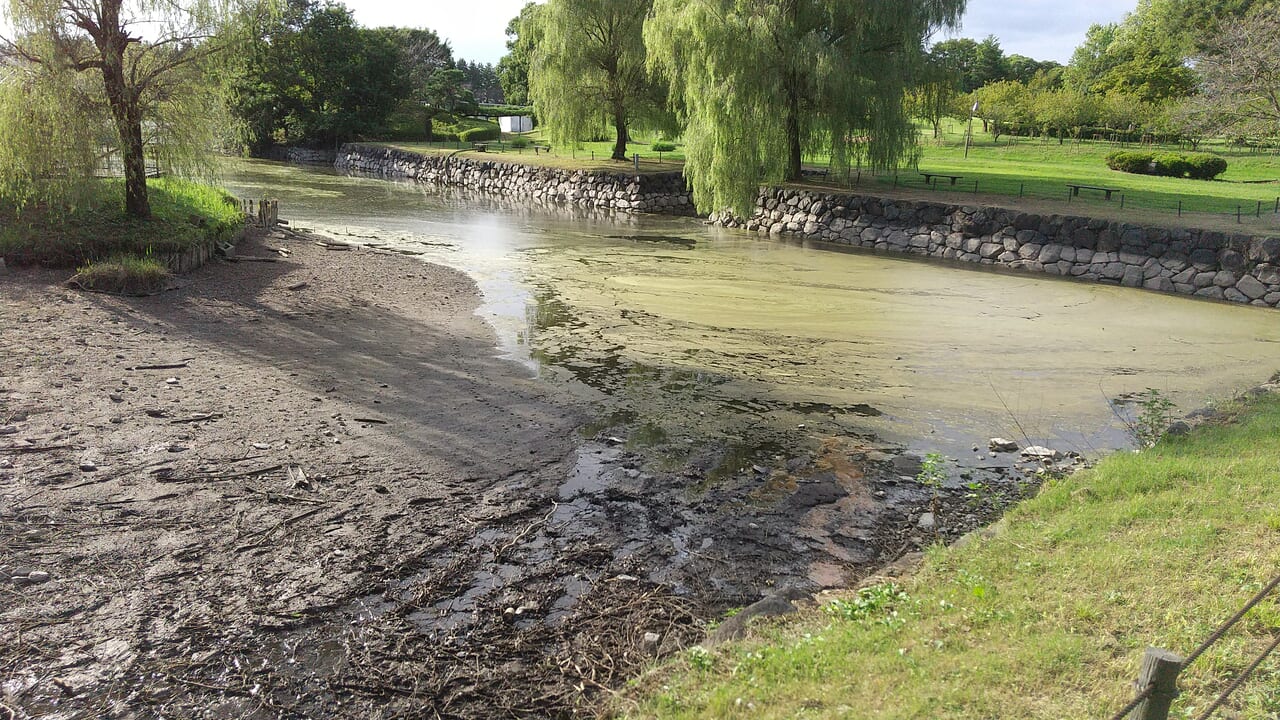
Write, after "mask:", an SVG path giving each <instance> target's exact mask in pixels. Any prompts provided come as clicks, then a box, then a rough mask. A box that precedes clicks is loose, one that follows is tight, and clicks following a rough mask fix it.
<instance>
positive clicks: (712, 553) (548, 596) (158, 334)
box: [0, 233, 990, 720]
mask: <svg viewBox="0 0 1280 720" xmlns="http://www.w3.org/2000/svg"><path fill="white" fill-rule="evenodd" d="M273 248H285V249H286V250H287V251H288V253H289V257H287V258H281V259H280V261H279V262H275V263H247V262H245V263H236V264H232V263H226V262H215V263H213V264H211V265H209V266H206V267H205V268H203V269H201V270H200V271H197V272H196V273H194V274H193V275H191V276H190V277H187V278H184V279H183V281H182V282H183V283H184V285H185V286H184V287H182V288H180V289H178V290H175V291H172V292H168V293H165V294H162V295H160V296H157V297H151V298H141V299H137V298H117V297H112V296H106V295H92V294H85V293H80V292H75V291H71V290H68V289H66V288H64V287H62V286H61V285H60V281H61V280H63V279H64V278H65V275H66V273H65V272H49V271H38V270H22V271H13V270H11V271H10V272H9V274H8V275H6V276H4V277H2V278H0V301H2V302H3V312H0V338H2V339H3V342H2V343H0V533H2V534H0V566H2V567H0V576H3V577H2V578H0V598H2V600H3V601H2V602H0V682H2V683H3V686H2V687H0V690H2V692H3V694H2V695H0V697H2V698H3V700H0V720H7V719H6V718H5V715H6V714H7V713H6V711H7V710H11V713H12V715H13V716H14V717H17V718H28V717H48V718H63V719H70V718H152V717H165V718H228V717H244V718H277V717H312V718H319V717H324V718H392V717H548V716H569V715H576V714H579V713H582V714H588V715H589V714H592V713H593V712H594V710H595V709H596V707H597V705H598V703H597V702H595V701H594V700H593V696H594V694H595V692H596V691H597V690H599V689H601V688H605V687H609V686H612V685H616V684H617V683H618V682H619V681H621V680H622V679H624V678H625V677H626V676H627V675H628V674H629V673H632V672H634V671H635V670H636V669H637V668H638V667H640V666H642V665H643V663H645V662H647V661H648V659H649V658H651V657H652V656H653V655H656V654H659V653H662V652H666V651H670V650H673V649H676V648H679V647H682V646H684V645H686V644H687V643H689V642H690V641H692V640H695V639H697V638H700V637H701V636H702V633H703V626H702V625H701V623H700V621H699V618H704V617H706V616H707V614H706V613H707V608H708V607H712V606H720V607H723V606H725V605H731V604H746V603H747V602H750V601H752V600H754V599H755V598H756V597H758V592H759V591H760V590H761V589H767V587H768V586H769V585H770V584H771V583H774V582H775V581H780V580H783V579H788V578H791V579H797V580H800V581H803V582H807V583H808V584H809V585H811V586H819V585H823V584H837V583H839V582H842V581H844V580H847V579H848V577H850V574H849V573H848V572H847V570H848V569H849V568H863V569H865V568H869V567H873V566H874V565H875V564H877V563H878V562H881V561H883V560H885V559H890V558H892V557H895V556H896V555H898V554H900V553H901V552H902V551H903V550H906V549H909V548H910V547H913V546H914V545H918V544H921V543H923V542H928V541H930V540H931V538H932V536H931V535H926V534H922V533H921V532H920V531H918V529H917V528H916V525H915V522H914V515H912V514H911V513H912V512H915V511H918V509H919V507H920V506H921V505H922V504H923V503H924V502H925V498H924V494H923V493H922V491H921V489H920V488H919V487H917V486H915V485H913V484H911V483H904V482H901V480H902V478H903V475H902V473H903V472H907V473H908V474H909V473H910V472H912V471H913V469H912V468H911V467H909V466H910V464H911V463H910V461H908V462H906V463H905V464H904V463H903V462H902V461H903V460H907V459H906V458H901V457H897V456H893V455H892V454H891V452H890V453H886V452H885V450H886V449H884V448H880V449H875V448H872V447H869V446H867V447H852V446H849V445H848V444H833V445H831V446H830V447H826V448H824V449H823V450H822V451H821V452H819V453H818V455H817V456H815V457H806V458H803V459H802V460H801V461H800V462H795V461H789V463H790V465H794V466H795V467H790V466H789V467H788V468H787V469H786V471H782V470H778V471H776V472H771V473H765V474H764V475H760V474H759V473H758V472H757V471H758V470H760V469H759V468H757V469H756V471H752V470H748V471H746V472H745V473H743V474H740V475H739V476H738V477H737V478H736V479H733V478H731V479H730V481H727V482H722V483H720V484H719V485H717V486H716V487H713V488H711V489H706V490H704V491H701V492H700V494H698V495H697V496H696V497H694V498H692V499H691V496H690V490H689V487H690V486H691V485H697V484H698V480H699V473H700V472H701V471H700V470H699V468H697V467H689V468H685V469H683V470H679V471H676V472H669V473H660V472H655V471H651V470H650V469H649V468H648V467H647V466H646V464H645V463H644V460H643V458H641V457H639V456H637V455H634V454H632V453H630V452H628V451H626V450H624V449H623V448H622V447H621V446H620V445H619V444H618V441H615V440H610V439H609V437H610V433H612V432H619V431H618V430H616V429H608V430H606V431H604V432H602V433H601V435H600V436H599V438H598V439H597V440H587V439H584V438H583V437H582V436H581V434H580V433H579V432H578V430H577V429H578V428H579V427H581V426H582V425H583V424H584V423H585V422H586V421H587V420H588V419H589V417H590V416H591V414H592V412H593V410H592V408H590V407H588V406H587V405H586V404H585V403H583V402H582V401H580V400H573V399H570V397H569V396H568V395H567V394H566V393H563V392H561V391H559V390H557V388H555V387H553V386H550V385H547V384H544V383H541V382H538V381H536V380H534V379H532V378H530V377H528V376H527V370H526V369H525V368H523V367H522V366H520V365H519V364H517V363H514V362H509V361H505V360H502V359H499V358H496V357H495V351H494V349H493V347H494V342H493V336H492V332H491V330H490V329H489V328H488V327H487V326H486V325H485V324H484V323H483V322H482V321H481V320H480V319H478V318H477V317H476V316H475V314H474V312H473V311H474V309H475V307H476V306H477V302H478V299H477V292H476V289H475V286H474V284H473V283H472V282H471V281H470V280H469V279H467V278H466V277H465V276H463V275H461V274H459V273H457V272H454V271H451V270H447V269H444V268H441V267H437V266H432V265H427V264H424V263H421V262H418V261H415V260H411V259H407V258H404V257H399V256H394V255H389V254H384V253H378V252H373V251H370V250H367V249H359V248H356V249H352V250H348V251H333V250H326V249H324V248H322V247H320V246H318V245H317V244H315V243H314V242H312V240H311V239H310V238H307V237H304V236H299V235H294V234H291V233H276V234H273V235H272V236H270V237H267V238H259V239H257V240H254V241H251V244H250V245H248V246H246V247H242V248H241V252H242V253H245V254H251V255H259V256H262V255H269V254H272V252H273V250H272V249H273ZM166 366H173V367H166ZM855 461H856V462H855ZM714 464H715V462H714V458H713V459H712V461H708V467H710V466H711V465H714ZM904 468H905V469H904ZM989 514H990V513H989V512H988V513H979V512H975V511H973V509H972V508H970V509H968V510H964V509H962V510H959V511H957V512H955V513H953V514H952V516H951V517H950V518H949V519H946V524H947V526H948V528H949V532H950V533H952V534H955V533H958V532H961V531H963V530H964V529H967V527H971V526H973V525H975V524H977V523H979V522H980V521H981V520H982V518H983V517H986V516H988V515H989ZM940 522H942V520H940ZM803 582H802V584H803Z"/></svg>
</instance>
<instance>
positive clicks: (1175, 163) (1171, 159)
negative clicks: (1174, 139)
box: [1152, 153, 1191, 178]
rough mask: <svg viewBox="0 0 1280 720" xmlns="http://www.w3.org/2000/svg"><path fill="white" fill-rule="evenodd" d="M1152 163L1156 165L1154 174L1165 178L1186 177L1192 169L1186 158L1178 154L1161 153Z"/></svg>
mask: <svg viewBox="0 0 1280 720" xmlns="http://www.w3.org/2000/svg"><path fill="white" fill-rule="evenodd" d="M1152 162H1154V163H1155V167H1154V168H1153V172H1152V174H1154V175H1163V176H1165V177H1176V178H1180V177H1186V176H1187V171H1188V170H1190V169H1191V163H1188V162H1187V158H1186V156H1184V155H1179V154H1178V153H1160V154H1159V155H1156V156H1155V158H1154V159H1153V161H1152Z"/></svg>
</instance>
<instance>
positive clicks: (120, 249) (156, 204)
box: [0, 178, 243, 266]
mask: <svg viewBox="0 0 1280 720" xmlns="http://www.w3.org/2000/svg"><path fill="white" fill-rule="evenodd" d="M147 187H148V190H149V197H150V199H151V212H152V217H151V219H150V220H141V221H140V220H134V219H131V218H128V217H125V215H124V207H123V205H124V182H123V181H122V180H118V179H116V180H101V181H98V184H97V185H96V187H95V188H94V190H93V192H92V193H91V194H90V195H89V196H88V197H86V198H83V199H82V200H81V201H80V202H79V204H78V205H76V206H75V207H73V208H69V209H68V211H67V212H65V213H64V214H62V215H50V214H49V213H47V212H44V211H42V210H40V209H39V208H27V209H25V210H24V211H22V212H20V213H15V212H14V211H13V210H11V209H4V208H0V256H3V257H8V258H11V259H13V260H16V261H19V262H28V263H41V264H45V265H62V266H75V265H79V264H81V263H83V262H85V261H87V260H96V259H101V258H105V257H107V256H110V255H117V254H120V253H126V254H135V255H148V254H152V253H155V254H164V253H173V252H181V251H184V250H186V249H188V248H190V247H192V246H193V245H195V244H198V243H201V242H205V241H207V240H209V239H220V240H225V239H228V238H230V237H231V236H232V235H233V234H234V233H235V231H236V230H237V229H238V228H239V227H240V224H241V223H242V222H243V216H242V214H241V212H240V208H239V205H238V203H237V202H236V201H235V199H234V198H232V197H230V196H229V195H227V194H226V193H225V192H224V191H222V190H220V189H218V188H214V187H210V186H207V185H200V184H197V183H193V182H188V181H185V180H178V179H172V178H160V179H155V180H150V181H148V183H147Z"/></svg>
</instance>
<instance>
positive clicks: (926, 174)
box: [806, 170, 1280, 224]
mask: <svg viewBox="0 0 1280 720" xmlns="http://www.w3.org/2000/svg"><path fill="white" fill-rule="evenodd" d="M806 174H807V175H808V176H809V177H810V178H812V179H818V180H822V179H826V180H827V181H828V182H830V183H833V184H837V185H841V186H843V187H846V188H849V189H853V188H859V187H880V188H884V187H889V188H893V189H898V188H901V189H906V190H917V191H926V192H933V191H937V192H952V193H965V194H973V195H979V194H981V195H1001V196H1006V197H1010V198H1015V197H1016V198H1019V199H1031V200H1051V201H1058V202H1063V201H1065V202H1067V203H1068V204H1083V205H1089V206H1092V207H1104V206H1105V207H1108V208H1109V209H1112V210H1114V211H1119V212H1126V211H1139V210H1145V211H1151V212H1158V213H1168V214H1172V215H1176V216H1177V217H1179V218H1181V217H1183V216H1184V215H1195V216H1205V215H1209V216H1216V217H1218V218H1220V219H1223V220H1230V221H1233V222H1235V223H1236V224H1244V223H1246V222H1248V221H1251V220H1253V221H1258V220H1261V219H1263V218H1266V219H1267V220H1272V219H1273V216H1277V215H1280V185H1277V192H1276V194H1275V195H1270V196H1269V197H1267V198H1266V199H1263V198H1259V197H1257V196H1255V197H1251V198H1243V197H1241V198H1226V197H1211V196H1203V195H1199V196H1197V195H1186V196H1178V195H1171V194H1167V193H1150V192H1143V191H1140V190H1132V189H1129V188H1119V187H1114V186H1105V185H1102V184H1100V183H1098V184H1091V183H1085V182H1079V181H1077V182H1071V181H1068V180H1066V179H1059V180H1046V179H1036V180H1028V179H1020V178H1017V177H1010V176H979V177H974V176H973V174H969V175H968V176H966V175H960V174H957V175H952V174H949V173H947V172H942V171H937V172H934V171H926V170H921V171H919V172H916V173H904V172H901V171H900V172H897V173H872V172H863V171H860V170H854V171H853V172H851V173H849V174H848V175H847V176H841V177H828V173H827V172H826V171H823V170H816V171H810V172H808V173H806ZM1259 184H1261V183H1259Z"/></svg>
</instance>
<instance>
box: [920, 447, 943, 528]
mask: <svg viewBox="0 0 1280 720" xmlns="http://www.w3.org/2000/svg"><path fill="white" fill-rule="evenodd" d="M946 480H947V459H946V458H945V457H943V455H942V453H936V452H931V453H929V454H928V455H925V456H924V460H923V461H922V462H921V463H920V472H918V473H916V482H918V483H920V484H921V485H923V486H925V487H927V488H929V490H931V491H932V497H930V498H929V507H930V509H931V510H932V511H933V512H934V514H935V515H936V514H937V512H938V501H939V499H940V497H941V495H942V484H943V483H944V482H946Z"/></svg>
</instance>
